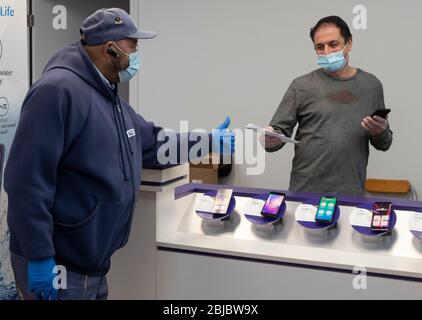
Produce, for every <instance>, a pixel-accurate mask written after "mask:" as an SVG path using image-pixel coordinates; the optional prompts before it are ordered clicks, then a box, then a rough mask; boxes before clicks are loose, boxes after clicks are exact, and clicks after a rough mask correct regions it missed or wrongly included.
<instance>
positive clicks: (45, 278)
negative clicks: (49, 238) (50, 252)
mask: <svg viewBox="0 0 422 320" xmlns="http://www.w3.org/2000/svg"><path fill="white" fill-rule="evenodd" d="M55 266H56V262H55V261H54V259H53V258H49V259H45V260H30V261H28V289H29V291H30V292H31V293H33V294H35V296H36V297H37V298H38V299H40V300H57V290H56V289H55V288H54V286H53V281H54V278H55V276H56V275H55V274H54V273H53V269H54V267H55Z"/></svg>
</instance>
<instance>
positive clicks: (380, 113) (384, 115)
mask: <svg viewBox="0 0 422 320" xmlns="http://www.w3.org/2000/svg"><path fill="white" fill-rule="evenodd" d="M390 112H391V109H379V110H376V111H375V112H374V113H373V114H372V116H371V117H372V118H373V117H374V116H378V117H381V118H383V119H386V118H387V116H388V115H389V113H390Z"/></svg>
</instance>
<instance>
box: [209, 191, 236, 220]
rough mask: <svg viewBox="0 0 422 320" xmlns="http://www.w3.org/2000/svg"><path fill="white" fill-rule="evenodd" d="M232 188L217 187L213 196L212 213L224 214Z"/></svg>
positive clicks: (227, 207)
mask: <svg viewBox="0 0 422 320" xmlns="http://www.w3.org/2000/svg"><path fill="white" fill-rule="evenodd" d="M232 194H233V190H229V189H219V190H218V191H217V195H216V196H215V200H214V205H213V208H212V213H215V214H226V213H227V210H228V209H229V204H230V200H231V198H232Z"/></svg>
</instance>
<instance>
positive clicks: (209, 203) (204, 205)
mask: <svg viewBox="0 0 422 320" xmlns="http://www.w3.org/2000/svg"><path fill="white" fill-rule="evenodd" d="M213 206H214V198H213V197H210V196H206V195H203V196H202V197H201V198H199V200H198V203H197V204H196V208H195V210H196V211H201V212H209V213H211V211H212V208H213Z"/></svg>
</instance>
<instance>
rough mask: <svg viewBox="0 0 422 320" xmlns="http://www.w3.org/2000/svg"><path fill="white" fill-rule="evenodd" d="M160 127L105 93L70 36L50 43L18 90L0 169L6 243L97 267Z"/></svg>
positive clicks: (105, 260)
mask: <svg viewBox="0 0 422 320" xmlns="http://www.w3.org/2000/svg"><path fill="white" fill-rule="evenodd" d="M160 130H161V128H159V127H156V126H155V125H154V124H153V123H151V122H147V121H145V120H144V119H143V118H142V117H141V116H140V115H138V114H136V113H135V111H134V110H133V109H132V108H131V107H130V106H129V105H128V104H127V103H126V102H125V101H123V100H122V99H120V98H119V97H118V95H115V93H114V92H113V91H112V90H111V89H110V88H109V87H108V86H107V85H106V84H105V83H104V81H103V80H102V78H101V77H100V75H99V73H98V71H97V70H96V69H95V67H94V65H93V64H92V62H91V60H90V58H89V56H88V55H87V53H86V51H85V49H84V48H83V47H82V45H81V44H80V43H79V42H78V43H76V44H73V45H69V46H67V47H65V48H64V49H63V50H61V51H60V52H58V53H57V54H56V55H55V56H54V57H53V58H52V59H51V61H50V62H49V63H48V65H47V67H46V69H45V71H44V75H43V77H42V78H41V79H40V80H39V81H38V82H37V83H35V84H34V86H33V87H32V88H31V89H30V91H29V92H28V94H27V96H26V99H25V101H24V103H23V107H22V112H21V117H20V122H19V125H18V128H17V132H16V136H15V139H14V141H13V144H12V148H11V151H10V156H9V159H8V162H7V165H6V169H5V190H6V191H7V193H8V196H9V208H8V225H9V229H10V249H11V251H12V252H14V253H16V254H18V255H21V256H23V257H25V258H26V259H27V260H38V259H45V258H50V257H55V259H56V262H57V263H58V264H63V265H65V266H66V267H67V268H69V269H70V270H74V271H76V272H81V273H84V274H90V275H102V274H105V273H106V272H107V271H108V269H109V267H110V257H111V255H112V254H113V253H114V252H115V251H116V250H117V249H119V248H121V247H122V246H124V245H125V244H126V243H127V241H128V238H129V232H130V226H131V222H132V214H133V209H134V205H135V202H136V197H137V194H138V189H139V185H140V180H141V168H142V167H143V166H144V167H145V166H152V165H156V164H157V156H156V155H157V150H158V148H159V147H160V144H159V143H157V134H158V132H159V131H160ZM178 138H179V140H180V136H178ZM179 143H180V141H179ZM189 147H191V146H189Z"/></svg>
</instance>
